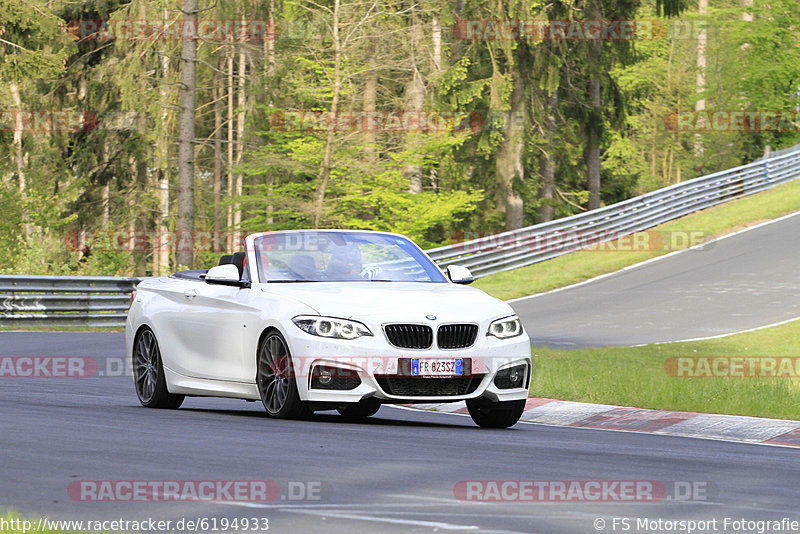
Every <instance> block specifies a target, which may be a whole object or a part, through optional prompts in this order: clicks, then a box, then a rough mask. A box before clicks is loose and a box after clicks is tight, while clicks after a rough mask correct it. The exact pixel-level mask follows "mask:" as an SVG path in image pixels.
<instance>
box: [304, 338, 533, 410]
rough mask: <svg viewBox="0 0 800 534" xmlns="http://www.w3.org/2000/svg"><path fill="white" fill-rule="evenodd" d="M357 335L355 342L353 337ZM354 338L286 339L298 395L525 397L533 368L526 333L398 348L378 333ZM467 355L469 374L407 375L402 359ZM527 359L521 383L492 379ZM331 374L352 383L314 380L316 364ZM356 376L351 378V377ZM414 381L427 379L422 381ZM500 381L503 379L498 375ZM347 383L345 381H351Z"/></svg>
mask: <svg viewBox="0 0 800 534" xmlns="http://www.w3.org/2000/svg"><path fill="white" fill-rule="evenodd" d="M354 341H355V342H354ZM354 341H346V340H328V339H321V338H318V337H316V336H311V335H303V336H301V337H295V338H293V339H291V340H289V345H290V346H289V349H290V351H291V354H292V360H293V364H294V372H295V373H296V376H297V378H298V379H297V386H298V392H299V394H300V398H301V399H302V400H304V401H310V402H319V403H341V404H345V403H352V402H358V401H360V400H363V399H367V398H376V399H378V400H380V401H381V402H384V403H420V402H454V401H459V400H466V399H472V398H478V397H485V398H487V399H489V400H491V401H511V400H519V399H525V398H527V397H528V388H529V385H530V376H531V373H532V362H531V346H530V340H529V338H528V336H527V334H525V333H523V334H522V335H520V336H517V337H515V338H511V339H506V340H500V339H496V338H494V337H490V336H484V337H479V339H478V340H477V341H476V343H475V344H474V345H473V346H471V347H469V348H466V349H452V350H442V349H427V350H415V349H401V348H396V347H393V346H390V345H388V344H387V343H385V341H384V340H383V339H381V338H379V337H378V338H369V337H367V338H359V339H358V340H354ZM456 358H458V359H462V361H465V360H467V359H468V360H469V362H470V363H469V365H468V367H469V374H466V373H465V374H464V375H462V376H453V377H433V378H432V377H419V376H410V375H409V374H408V369H407V366H403V365H401V362H400V360H401V359H420V360H424V359H445V360H452V359H456ZM519 365H525V366H526V369H525V371H524V376H523V378H522V384H521V385H520V387H514V388H504V387H499V386H498V384H496V383H495V378H496V377H497V373H498V372H499V371H502V370H503V369H507V368H510V367H516V366H519ZM322 367H324V368H327V369H330V370H333V373H332V374H333V377H334V378H338V377H347V378H348V379H349V380H350V381H349V382H348V384H349V386H352V385H353V384H354V383H356V382H357V385H356V386H355V387H352V388H351V389H326V388H325V387H320V386H321V384H320V382H319V380H318V378H319V370H320V368H322ZM356 376H357V377H358V379H357V380H355V379H354V378H353V377H356ZM417 381H428V382H427V383H425V384H423V383H422V382H417ZM499 382H500V385H502V380H501V381H499ZM349 386H348V387H349Z"/></svg>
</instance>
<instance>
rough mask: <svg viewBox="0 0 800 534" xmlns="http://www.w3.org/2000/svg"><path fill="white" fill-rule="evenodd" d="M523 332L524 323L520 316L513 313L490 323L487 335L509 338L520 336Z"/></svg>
mask: <svg viewBox="0 0 800 534" xmlns="http://www.w3.org/2000/svg"><path fill="white" fill-rule="evenodd" d="M521 333H522V324H521V323H520V322H519V317H517V316H516V315H512V316H511V317H504V318H503V319H498V320H496V321H494V322H493V323H492V324H490V325H489V331H488V332H486V335H487V336H494V337H496V338H498V339H507V338H510V337H515V336H518V335H520V334H521Z"/></svg>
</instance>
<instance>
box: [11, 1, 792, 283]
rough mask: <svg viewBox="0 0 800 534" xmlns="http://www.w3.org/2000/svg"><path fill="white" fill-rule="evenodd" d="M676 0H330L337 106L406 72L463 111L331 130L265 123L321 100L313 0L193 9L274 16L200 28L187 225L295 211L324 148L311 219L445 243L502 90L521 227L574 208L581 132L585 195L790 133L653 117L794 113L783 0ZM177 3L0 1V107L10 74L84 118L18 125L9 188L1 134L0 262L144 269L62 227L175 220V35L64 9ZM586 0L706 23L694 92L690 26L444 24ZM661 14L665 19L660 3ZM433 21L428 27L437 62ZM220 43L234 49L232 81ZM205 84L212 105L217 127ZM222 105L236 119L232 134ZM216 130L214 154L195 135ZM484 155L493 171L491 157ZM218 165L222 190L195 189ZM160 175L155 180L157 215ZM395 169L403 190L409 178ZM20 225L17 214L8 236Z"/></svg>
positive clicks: (478, 211)
mask: <svg viewBox="0 0 800 534" xmlns="http://www.w3.org/2000/svg"><path fill="white" fill-rule="evenodd" d="M689 4H690V3H689V2H687V1H686V0H624V1H617V0H569V1H567V0H557V1H555V2H551V1H546V0H524V1H518V2H503V1H501V2H496V1H489V0H479V1H475V2H460V3H453V2H449V1H446V0H422V1H419V2H415V3H413V8H412V7H411V4H407V3H397V2H394V3H393V2H382V3H380V4H378V5H376V6H375V7H376V8H375V9H369V4H365V3H363V2H359V1H350V0H343V1H342V2H341V3H340V4H339V5H340V13H339V19H340V28H339V29H340V30H341V31H340V38H341V42H340V43H339V45H340V46H339V49H340V52H341V54H340V58H339V59H340V72H339V74H340V80H341V87H340V88H339V91H338V94H339V102H338V107H339V110H340V111H343V112H345V113H346V112H358V111H362V110H364V108H365V107H366V106H374V108H375V109H377V110H385V111H402V110H406V109H408V108H409V107H413V106H416V105H417V104H416V103H413V102H411V101H410V96H411V93H410V89H411V88H412V87H413V86H414V84H412V83H411V82H412V81H413V80H414V79H415V78H414V76H419V77H420V78H421V80H422V93H423V100H424V101H423V104H422V109H423V111H425V112H440V111H441V112H449V111H455V112H461V113H466V114H471V116H472V118H473V119H476V120H474V121H473V122H472V124H471V126H474V127H475V128H474V129H471V130H469V129H464V128H462V127H459V128H455V129H447V128H444V129H435V128H434V129H433V130H404V129H402V128H401V129H395V130H392V129H380V128H379V129H376V130H372V131H368V130H365V129H364V128H361V127H353V128H347V127H345V128H342V129H339V130H338V131H336V132H334V134H333V135H332V136H331V138H330V139H329V136H328V131H327V130H325V129H324V128H320V129H318V130H313V131H311V130H309V131H297V130H294V131H293V130H292V129H291V128H289V129H285V128H281V127H280V124H279V121H277V120H276V119H277V118H278V117H279V115H278V114H280V113H281V112H282V111H283V110H293V111H297V110H300V111H304V112H310V111H313V110H316V111H319V112H326V111H328V110H330V109H331V107H332V105H333V102H332V100H333V94H334V85H333V80H334V65H335V58H336V55H335V47H334V40H333V34H332V31H331V22H332V11H331V10H332V7H333V4H332V3H331V2H307V1H305V0H293V1H286V2H274V3H273V2H261V3H256V2H241V1H233V2H224V3H212V4H208V5H201V8H203V12H202V14H201V17H204V18H208V19H211V20H235V19H240V18H244V19H256V20H266V19H269V18H274V19H276V20H277V21H278V27H279V30H280V32H279V34H278V37H277V39H275V40H274V41H269V40H268V41H266V42H262V41H258V40H256V41H238V42H237V41H214V40H210V39H207V40H203V41H201V42H200V43H199V48H198V59H199V61H198V63H197V69H198V82H197V84H198V102H197V127H196V137H197V145H196V146H197V148H196V160H195V165H196V180H195V190H194V191H195V208H196V214H195V226H196V228H197V229H198V230H201V231H206V230H210V229H212V228H213V227H214V226H215V217H217V220H216V225H217V226H219V227H221V229H222V230H223V231H228V230H232V228H228V212H229V210H230V212H231V213H235V212H236V210H238V209H241V211H242V213H241V216H242V223H241V225H240V228H239V230H241V231H242V232H244V233H246V232H249V231H261V230H266V229H287V228H301V227H308V226H309V225H311V224H312V221H313V220H314V212H315V200H316V199H317V197H318V195H319V194H320V188H319V185H320V184H318V182H317V180H318V177H319V176H320V169H321V168H322V166H323V156H324V154H325V150H326V145H328V144H329V145H330V146H329V148H330V165H329V166H330V169H329V171H330V181H329V183H328V185H327V188H326V191H325V193H324V197H323V198H322V199H321V200H322V218H321V222H320V225H321V226H324V227H335V226H339V227H347V228H373V229H380V230H391V231H399V232H402V233H407V234H409V235H410V236H411V237H413V238H414V239H415V240H417V241H418V242H420V243H421V244H422V245H423V246H433V245H437V244H442V243H447V242H450V241H451V240H452V239H453V236H457V235H459V234H461V233H463V232H467V231H473V232H475V231H477V232H491V231H498V230H503V229H504V228H505V224H506V223H505V217H504V214H503V213H502V212H501V211H498V210H497V206H498V199H497V195H498V189H500V190H501V191H502V188H498V187H497V183H496V182H497V177H496V169H497V168H498V151H499V148H500V147H501V146H503V143H504V142H505V141H507V140H506V138H505V135H506V133H505V130H504V120H505V115H504V112H505V111H506V110H508V109H509V108H510V105H511V95H512V94H520V93H521V94H522V101H523V105H522V108H523V111H522V113H521V114H520V116H519V117H518V120H519V126H520V128H521V129H522V131H523V136H522V140H523V142H524V145H523V149H522V153H521V155H520V156H519V157H520V160H521V165H522V168H523V178H522V179H519V180H517V181H516V183H514V184H513V190H514V191H515V192H516V193H517V194H518V195H519V196H520V198H521V199H522V200H523V203H524V221H523V223H524V224H526V225H527V224H533V223H534V222H536V221H537V220H538V218H539V217H540V210H539V208H540V207H542V206H548V207H552V208H553V212H554V216H556V217H560V216H565V215H571V214H574V213H577V212H579V211H582V210H584V209H585V208H586V206H587V203H588V191H587V183H586V177H585V176H586V163H585V160H586V157H585V147H586V144H587V139H588V136H589V134H590V133H592V132H594V133H599V134H600V148H601V153H602V170H601V177H602V190H601V193H602V199H603V201H604V202H605V203H611V202H615V201H619V200H622V199H625V198H629V197H631V196H633V195H635V194H638V193H641V192H645V191H649V190H652V189H655V188H658V187H663V186H665V185H668V184H671V183H675V182H677V181H680V180H684V179H688V178H692V177H695V176H698V175H700V174H704V173H708V172H712V171H716V170H720V169H723V168H727V167H730V166H733V165H737V164H740V163H742V162H744V161H750V160H752V159H753V158H755V157H758V156H760V155H761V154H762V153H763V151H764V148H765V146H766V145H770V146H771V147H772V148H773V149H778V148H783V147H786V146H790V145H793V144H795V143H797V142H798V141H800V135H799V134H798V133H797V132H714V133H703V134H700V135H695V134H694V133H691V132H689V133H687V132H675V131H672V130H670V129H669V128H668V127H667V125H666V123H665V117H666V116H668V115H669V113H670V112H674V111H676V110H690V109H693V108H694V106H695V104H696V102H697V100H698V98H700V97H702V98H704V99H705V100H706V107H707V109H710V110H711V109H743V110H744V109H756V110H794V109H796V108H797V107H798V105H800V89H799V88H800V43H798V39H800V37H798V33H797V31H796V29H797V28H798V27H799V26H800V4H798V3H797V1H796V0H770V1H769V2H767V1H766V0H755V1H754V5H753V6H752V7H747V8H746V9H747V13H751V14H752V18H753V20H752V21H743V20H742V15H743V13H744V12H745V11H744V10H745V8H743V6H742V4H741V2H739V1H738V0H721V1H720V2H714V3H713V5H712V7H711V9H712V13H711V14H710V15H709V16H707V17H705V18H701V17H699V15H697V14H696V13H695V11H696V10H695V7H694V5H693V4H692V5H689ZM179 7H180V6H179V3H176V2H175V1H174V0H163V1H159V2H151V1H147V0H133V1H131V2H121V1H120V0H89V1H86V2H78V3H74V2H73V3H68V2H63V1H60V0H59V1H56V2H44V1H43V0H31V1H27V0H26V1H25V2H19V1H17V0H0V38H2V39H3V41H0V55H1V56H2V57H0V82H2V83H0V110H5V109H7V108H10V107H12V106H13V105H14V104H13V102H12V100H11V94H10V92H9V91H8V87H9V83H8V82H9V81H10V80H12V79H13V80H15V81H16V82H17V85H18V86H19V89H20V92H21V98H22V100H23V107H24V108H26V109H30V110H67V109H68V110H87V111H90V112H92V113H94V114H95V115H97V116H98V117H99V119H100V121H99V123H98V124H97V127H95V128H94V129H90V130H88V131H81V132H67V131H32V130H30V129H29V130H26V131H24V132H23V133H22V136H21V137H22V141H21V142H22V148H23V151H22V152H23V158H24V162H23V167H24V174H25V182H24V187H23V183H22V180H21V179H20V178H21V177H20V176H18V174H17V169H16V163H17V161H16V147H15V146H13V143H14V135H13V132H11V131H0V147H1V149H0V154H1V155H0V209H2V213H3V214H4V217H3V220H2V221H0V247H1V250H0V269H2V270H5V271H10V270H16V271H26V270H27V271H29V272H37V273H44V272H48V273H56V272H57V273H66V272H70V273H86V274H134V273H138V274H144V273H146V272H148V271H149V270H151V269H152V268H153V267H152V266H153V265H154V263H156V260H157V258H154V254H153V253H152V251H145V252H136V253H133V254H130V253H127V252H122V251H103V250H95V251H93V252H91V253H90V254H89V256H88V257H83V258H81V259H79V258H78V256H79V254H78V252H77V251H75V250H71V249H70V248H69V247H67V246H65V244H64V243H65V239H64V236H65V235H70V234H71V233H75V232H78V231H81V230H90V231H93V230H118V229H125V230H127V229H135V230H137V231H147V232H153V231H155V230H156V229H160V227H161V225H166V226H167V227H169V228H174V226H175V218H174V214H175V197H176V195H175V193H176V191H175V179H174V177H175V170H176V145H175V139H176V136H177V104H178V94H179V83H180V80H179V74H180V61H179V53H180V48H181V41H180V40H178V39H151V40H148V39H144V40H126V39H123V38H121V39H116V40H113V41H102V40H100V41H98V40H93V39H83V40H75V39H74V38H73V36H70V35H69V33H67V32H66V31H65V28H66V24H67V22H69V21H77V20H81V19H93V20H96V19H109V20H111V21H112V24H113V23H114V21H116V22H120V21H123V20H128V19H138V20H141V19H155V20H160V19H164V18H166V19H174V18H179V17H180V11H179ZM273 7H274V9H275V12H274V13H271V12H270V9H272V8H273ZM594 7H599V8H600V11H601V12H602V16H603V18H606V19H636V18H640V19H653V18H654V17H656V18H658V17H662V16H667V17H674V16H676V15H678V14H681V20H682V21H688V22H689V23H691V24H700V23H703V24H707V25H708V26H709V32H708V35H709V40H708V50H707V57H708V65H709V66H708V71H707V76H706V78H707V82H706V90H705V91H704V92H702V93H698V92H697V90H696V81H695V80H696V75H697V67H696V59H697V40H696V38H695V37H694V36H691V35H689V36H687V35H683V36H680V35H678V36H676V35H675V34H674V33H670V32H668V33H667V34H666V35H665V36H664V37H663V38H658V39H653V40H641V41H636V42H635V43H628V42H604V43H602V46H601V50H600V52H601V54H600V56H599V59H597V60H596V61H593V60H592V57H593V56H592V54H591V53H590V51H591V48H590V45H591V44H592V43H589V42H583V41H559V40H550V41H535V40H531V41H523V40H513V39H511V40H509V39H499V40H493V39H487V40H480V39H477V40H461V39H459V38H458V35H456V33H457V32H454V31H452V29H453V27H454V25H455V24H456V23H457V22H458V21H462V20H480V19H483V20H489V21H491V20H497V19H526V20H527V19H543V18H549V19H551V20H565V19H585V18H587V17H589V16H591V10H592V9H593V8H594ZM687 9H688V11H686V10H687ZM661 20H662V22H664V23H665V24H666V25H667V27H668V28H669V26H670V24H671V22H670V21H669V19H661ZM434 22H436V23H437V24H438V27H440V28H442V30H443V31H442V33H441V35H440V37H441V56H440V57H438V58H434V42H435V39H434V37H435V34H434V28H435V24H434ZM9 43H10V44H9ZM240 53H241V54H243V55H244V59H245V63H246V73H245V75H244V76H243V77H240V76H239V74H240V73H239V72H238V68H239V67H238V64H239V57H240ZM229 59H233V64H234V72H233V73H231V77H230V80H229V79H228V72H227V71H228V68H229V67H228V60H229ZM592 79H600V80H601V86H602V105H601V107H600V108H599V109H598V108H595V107H593V106H592V105H591V101H590V99H589V95H588V86H589V85H588V84H589V82H590V80H592ZM240 80H241V81H242V82H243V84H242V85H241V86H240V84H239V82H240ZM229 83H230V84H231V87H232V94H231V95H229V94H228V91H229V87H228V84H229ZM370 83H374V86H375V88H376V89H375V95H374V103H372V102H371V101H370V102H368V101H367V99H366V98H365V97H366V96H367V95H366V94H365V93H366V89H367V87H368V85H369V84H370ZM515 84H516V89H517V91H518V92H517V93H514V92H513V91H514V89H515ZM240 87H241V89H240ZM240 91H241V92H240ZM214 94H216V95H217V98H218V99H219V102H220V104H221V106H219V107H218V108H217V111H219V112H221V120H222V124H221V125H219V126H218V125H217V124H215V116H214V111H215V103H214V101H213V98H214ZM229 96H232V97H233V98H232V106H231V107H230V109H229V107H228V104H229V100H228V97H229ZM240 96H241V100H240ZM240 112H243V113H244V116H245V121H244V132H243V134H242V135H241V137H240V136H239V132H238V128H239V113H240ZM114 117H116V119H114ZM120 119H122V120H120ZM477 119H481V120H477ZM551 123H552V124H551ZM229 130H231V131H232V132H233V135H232V139H233V142H232V147H233V155H232V158H231V159H230V160H229V158H228V154H227V152H228V146H229V145H228V133H229ZM218 133H219V134H221V135H220V138H221V139H220V140H219V141H220V149H221V154H218V153H217V152H216V151H215V149H214V138H215V136H216V135H217V134H218ZM329 141H330V143H329ZM698 147H701V148H702V150H699V149H698ZM501 157H503V156H501ZM546 157H547V158H549V159H545V158H546ZM547 161H550V162H552V169H553V170H554V171H555V180H556V183H555V184H554V195H553V198H552V199H547V200H545V199H543V198H541V197H542V185H543V180H542V171H543V165H544V164H545V163H546V162H547ZM502 163H503V161H501V162H500V168H508V166H505V167H504V166H503V165H502ZM215 164H216V165H215ZM217 168H218V170H219V173H220V180H219V181H218V182H217V183H216V185H217V186H219V187H220V188H221V191H222V198H223V200H222V201H221V202H220V203H219V204H218V205H216V206H215V205H214V193H213V190H214V185H215V179H214V173H215V169H217ZM237 176H241V177H242V182H243V187H244V194H243V195H242V196H237V195H235V194H234V195H232V196H229V195H228V194H227V190H228V188H229V186H232V184H233V182H231V183H230V184H229V183H228V182H229V181H230V180H231V179H233V180H236V177H237ZM162 177H165V179H166V183H167V187H168V190H169V196H170V199H169V201H170V206H169V207H170V210H169V213H168V214H167V216H166V218H164V219H163V220H162V218H161V204H160V195H159V193H160V189H159V188H160V187H161V183H162V182H160V180H161V179H162ZM412 182H413V183H414V187H415V188H417V187H420V188H421V192H415V193H411V192H410V188H411V186H412ZM415 191H416V189H415ZM106 192H107V194H108V198H107V200H105V193H106ZM26 213H27V215H26ZM25 218H27V221H24V220H23V219H25ZM23 222H27V223H28V224H29V225H31V226H32V228H33V230H34V233H33V235H31V236H30V237H29V238H27V239H26V238H25V237H24V236H23V228H25V226H24V225H23ZM23 251H24V252H25V253H24V254H23ZM217 257H218V253H211V252H206V251H198V254H197V260H198V262H199V263H200V264H204V265H205V264H209V263H211V262H216V259H217ZM172 263H173V264H174V261H173V262H172ZM173 268H174V265H173Z"/></svg>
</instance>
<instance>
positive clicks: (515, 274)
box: [474, 180, 800, 300]
mask: <svg viewBox="0 0 800 534" xmlns="http://www.w3.org/2000/svg"><path fill="white" fill-rule="evenodd" d="M798 210H800V180H795V181H793V182H788V183H785V184H781V185H779V186H777V187H775V188H773V189H770V190H769V191H764V192H762V193H757V194H755V195H751V196H748V197H744V198H741V199H738V200H734V201H732V202H728V203H725V204H721V205H719V206H715V207H713V208H709V209H707V210H703V211H701V212H698V213H693V214H691V215H687V216H686V217H682V218H680V219H676V220H674V221H671V222H668V223H665V224H662V225H659V226H656V227H654V228H653V229H652V232H656V233H658V234H660V235H661V236H665V238H664V240H663V242H662V244H661V246H660V247H658V245H657V244H658V240H655V239H654V240H650V243H653V244H654V245H651V246H647V247H643V248H645V250H642V249H640V248H637V247H636V246H634V245H633V244H631V243H630V242H629V241H623V242H622V243H620V242H619V241H615V242H611V245H600V246H597V247H596V249H595V250H581V251H577V252H573V253H570V254H565V255H563V256H559V257H557V258H554V259H551V260H547V261H544V262H541V263H536V264H534V265H529V266H528V267H521V268H519V269H514V270H513V271H506V272H502V273H496V274H491V275H489V276H485V277H483V278H480V279H478V280H476V281H475V283H474V286H475V287H477V288H478V289H482V290H483V291H486V292H487V293H489V294H490V295H492V296H495V297H497V298H500V299H503V300H508V299H512V298H517V297H524V296H526V295H533V294H535V293H540V292H542V291H548V290H550V289H555V288H557V287H563V286H566V285H570V284H574V283H577V282H581V281H583V280H588V279H589V278H594V277H595V276H599V275H601V274H605V273H610V272H613V271H617V270H619V269H622V268H624V267H627V266H629V265H633V264H635V263H639V262H642V261H645V260H648V259H650V258H655V257H657V256H663V255H664V254H667V253H669V252H673V251H675V250H680V249H682V248H686V247H687V246H690V245H689V244H687V242H688V240H686V239H684V238H683V237H684V236H687V235H690V233H691V232H698V233H700V234H702V235H704V236H707V237H708V238H711V237H721V236H723V235H726V234H730V233H732V232H736V231H738V230H742V229H743V228H746V227H748V226H753V225H755V224H757V223H760V222H763V221H766V220H770V219H776V218H778V217H780V216H782V215H786V214H789V213H792V212H795V211H798ZM649 235H654V234H653V233H649ZM672 237H674V238H675V242H670V241H671V240H672V239H670V238H672ZM612 246H613V248H614V249H613V250H612ZM656 247H657V248H656ZM653 248H655V250H653ZM619 249H628V250H619ZM631 249H634V250H631Z"/></svg>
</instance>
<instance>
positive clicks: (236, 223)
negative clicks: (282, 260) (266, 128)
mask: <svg viewBox="0 0 800 534" xmlns="http://www.w3.org/2000/svg"><path fill="white" fill-rule="evenodd" d="M246 74H247V58H246V57H245V54H244V48H241V49H240V50H239V80H238V81H239V92H238V93H239V94H238V101H237V103H238V105H239V113H238V115H237V121H236V142H237V144H238V145H237V149H236V165H239V164H240V163H241V162H242V154H243V153H244V118H245V117H244V108H245V104H246V98H245V96H246V95H245V76H246ZM235 195H236V203H235V204H234V205H233V228H234V230H233V242H234V245H235V246H237V247H239V246H241V240H242V229H241V226H242V205H241V204H239V198H240V197H241V196H242V173H241V172H238V173H236V191H235Z"/></svg>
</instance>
